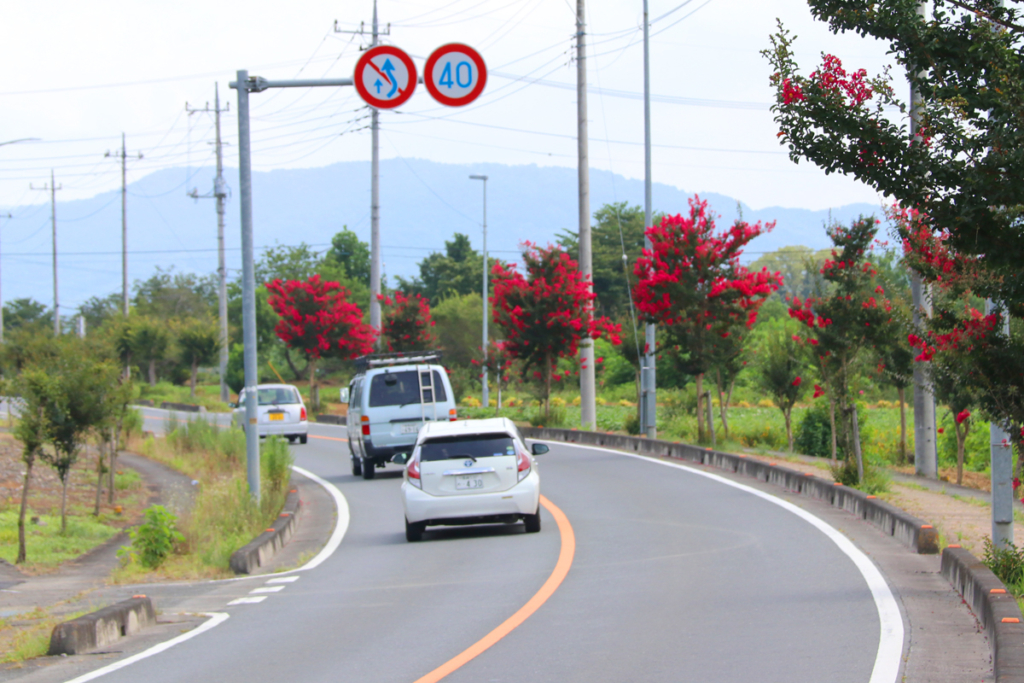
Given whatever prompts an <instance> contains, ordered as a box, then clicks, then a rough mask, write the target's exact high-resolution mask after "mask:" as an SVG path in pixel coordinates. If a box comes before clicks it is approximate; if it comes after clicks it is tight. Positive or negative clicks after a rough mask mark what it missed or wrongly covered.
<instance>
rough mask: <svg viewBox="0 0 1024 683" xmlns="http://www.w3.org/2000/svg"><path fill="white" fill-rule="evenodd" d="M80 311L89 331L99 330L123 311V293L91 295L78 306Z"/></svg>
mask: <svg viewBox="0 0 1024 683" xmlns="http://www.w3.org/2000/svg"><path fill="white" fill-rule="evenodd" d="M78 313H79V315H81V316H82V317H83V318H85V328H86V330H87V331H89V332H91V331H92V330H97V329H99V328H100V327H102V326H103V325H105V324H107V323H108V322H110V321H111V320H113V319H114V318H115V317H117V316H120V315H121V314H122V313H123V311H122V300H121V295H120V294H118V293H114V294H108V295H107V296H102V297H101V296H93V297H89V298H88V299H86V300H85V303H84V304H82V305H81V306H79V307H78Z"/></svg>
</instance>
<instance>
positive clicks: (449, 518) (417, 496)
mask: <svg viewBox="0 0 1024 683" xmlns="http://www.w3.org/2000/svg"><path fill="white" fill-rule="evenodd" d="M402 505H403V507H404V508H405V518H406V519H407V520H409V521H410V522H426V523H427V524H458V523H460V520H462V521H463V523H475V522H474V521H473V518H481V519H479V521H480V522H487V521H491V520H489V519H486V518H490V517H495V518H497V517H502V516H509V515H511V516H521V515H532V514H534V513H535V512H537V508H538V506H539V505H540V477H539V476H537V470H536V469H534V470H533V471H531V472H530V474H529V476H527V477H526V479H524V480H522V481H521V482H519V483H518V484H516V485H515V486H513V487H512V488H511V489H509V490H507V491H498V492H495V493H467V494H463V495H454V496H432V495H430V494H429V493H424V492H423V491H421V490H420V489H418V488H416V487H415V486H412V485H410V484H409V482H408V481H405V482H402ZM495 521H498V520H497V519H496V520H495Z"/></svg>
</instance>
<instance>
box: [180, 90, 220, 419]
mask: <svg viewBox="0 0 1024 683" xmlns="http://www.w3.org/2000/svg"><path fill="white" fill-rule="evenodd" d="M230 110H231V103H230V102H229V103H228V104H227V106H226V107H225V108H224V109H221V108H220V89H219V88H218V86H217V84H216V83H214V84H213V109H212V110H211V109H210V104H209V103H207V104H206V107H205V108H204V109H189V106H188V102H186V103H185V111H187V112H188V114H189V116H191V115H192V114H195V113H196V112H204V113H205V112H210V111H212V112H213V120H214V123H215V125H214V128H215V130H216V143H215V144H216V147H217V176H216V177H215V178H214V179H213V194H204V195H201V194H199V190H198V189H195V188H193V190H192V191H191V192H190V193H189V195H188V196H190V197H192V198H193V199H196V200H198V199H200V198H201V197H202V198H206V197H213V198H214V199H216V200H217V279H218V282H217V287H218V288H217V304H218V319H219V322H220V400H221V401H224V402H225V403H226V402H227V400H228V399H229V398H230V395H229V389H228V385H227V382H226V381H225V378H226V377H227V374H228V271H227V265H226V261H225V257H224V202H225V201H226V200H227V196H228V193H227V185H226V184H225V182H224V157H223V153H222V151H221V148H222V143H221V138H220V114H221V112H223V111H230Z"/></svg>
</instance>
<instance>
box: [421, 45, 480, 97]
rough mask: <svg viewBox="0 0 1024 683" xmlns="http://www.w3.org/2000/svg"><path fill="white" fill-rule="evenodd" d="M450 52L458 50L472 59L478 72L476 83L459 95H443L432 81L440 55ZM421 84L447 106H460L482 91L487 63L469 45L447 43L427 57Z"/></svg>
mask: <svg viewBox="0 0 1024 683" xmlns="http://www.w3.org/2000/svg"><path fill="white" fill-rule="evenodd" d="M452 52H460V53H462V54H464V55H466V56H467V57H469V58H470V59H471V60H473V64H474V66H476V72H477V74H478V77H477V79H476V85H474V86H473V88H472V89H471V90H470V91H469V92H468V93H466V94H465V95H462V96H461V97H451V96H449V95H445V94H444V93H442V92H441V90H440V89H439V88H438V87H437V84H436V83H434V66H435V65H436V64H437V62H438V61H439V60H440V59H441V58H442V57H444V56H445V55H448V54H451V53H452ZM451 78H452V76H451V74H449V79H451ZM423 85H425V86H427V91H428V92H430V94H431V96H432V97H433V98H434V99H435V100H437V101H438V102H440V103H441V104H446V105H448V106H449V107H461V106H463V105H466V104H469V103H470V102H472V101H473V100H475V99H476V98H477V97H479V96H480V93H482V92H483V91H484V86H485V85H487V65H486V64H484V58H483V57H481V56H480V53H479V52H477V51H476V50H474V49H473V48H471V47H470V46H468V45H463V44H462V43H448V44H447V45H442V46H441V47H439V48H437V49H436V50H434V51H433V52H432V53H431V54H430V57H428V58H427V65H426V66H425V67H424V68H423Z"/></svg>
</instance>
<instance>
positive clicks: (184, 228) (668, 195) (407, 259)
mask: <svg viewBox="0 0 1024 683" xmlns="http://www.w3.org/2000/svg"><path fill="white" fill-rule="evenodd" d="M471 174H473V175H487V176H488V178H489V180H488V182H487V225H488V228H487V233H488V234H487V242H488V249H489V251H491V252H492V254H493V255H495V256H499V257H501V258H505V259H514V258H515V254H516V253H517V249H518V246H519V244H520V243H521V242H523V241H524V240H529V241H532V242H539V243H541V244H545V243H548V242H551V241H553V240H554V239H555V238H556V236H557V235H558V234H559V233H560V232H563V231H575V230H576V227H577V220H578V219H577V216H578V203H577V202H578V194H577V178H576V171H575V169H572V168H565V167H552V166H536V165H529V166H525V165H523V166H508V165H502V164H484V163H481V164H444V163H438V162H434V161H426V160H421V159H404V158H395V159H387V160H384V161H382V162H381V168H380V188H381V189H380V203H381V212H380V214H381V222H380V225H381V245H382V250H383V258H384V270H385V272H386V274H388V275H392V276H393V275H402V276H405V277H408V276H412V275H415V274H416V273H417V269H416V264H417V262H418V261H419V260H420V259H422V258H423V257H425V256H426V255H427V254H429V253H430V252H432V251H439V250H443V249H444V242H445V240H447V239H451V236H452V234H453V233H455V232H462V233H465V234H467V235H469V237H470V239H471V241H472V243H473V245H474V247H475V248H477V249H479V248H480V245H481V217H482V197H481V195H482V187H481V183H480V182H479V181H475V180H470V179H469V177H468V176H469V175H471ZM213 175H214V170H213V169H212V168H198V169H197V168H191V169H186V168H170V169H164V170H160V171H157V172H154V173H151V174H149V175H146V176H145V177H142V178H139V179H138V180H136V181H134V182H132V183H131V184H130V185H129V186H128V211H127V213H128V243H129V257H128V260H129V276H130V278H131V279H132V280H136V279H143V278H147V277H149V276H150V275H151V274H152V273H153V272H154V269H155V268H156V267H161V268H164V269H170V268H173V269H175V270H178V271H192V272H197V273H204V274H205V273H211V272H214V271H215V270H216V267H217V251H216V248H217V241H216V235H217V228H216V212H215V209H214V202H213V200H212V199H198V200H193V199H191V198H189V197H187V196H186V192H187V191H189V190H191V189H192V188H198V190H199V192H200V194H203V193H209V192H210V190H211V189H212V186H213ZM225 178H226V180H227V183H228V186H229V187H230V188H232V189H235V190H237V187H238V182H237V178H238V173H237V170H236V169H226V170H225ZM690 196H692V193H690V192H688V191H686V190H683V189H680V188H677V187H672V186H669V185H664V184H660V183H655V184H654V186H653V206H654V209H655V211H664V212H668V213H680V212H685V211H686V210H687V200H688V199H689V198H690ZM701 197H702V198H703V199H707V200H708V201H709V202H710V205H711V207H712V208H713V209H714V210H715V212H716V213H718V214H720V215H721V219H720V221H719V222H720V225H721V226H722V227H725V226H727V225H729V224H730V223H731V222H732V221H733V220H734V219H735V217H736V216H737V212H738V211H742V214H743V218H744V219H745V220H747V221H750V222H754V221H759V220H760V221H771V220H774V221H776V227H775V229H774V230H773V231H772V232H770V233H768V234H766V235H763V236H761V237H758V238H757V239H756V240H754V241H753V242H752V243H751V244H750V246H749V249H748V251H747V258H750V259H752V258H756V256H757V255H758V254H760V253H763V252H768V251H773V250H775V249H777V248H779V247H782V246H788V245H804V246H808V247H811V248H814V249H820V248H823V247H826V246H827V245H828V238H827V237H826V235H825V231H824V228H823V226H824V224H825V223H826V222H827V221H828V220H829V217H830V214H831V218H832V219H833V220H838V221H841V222H849V221H850V220H851V219H853V218H855V217H857V216H858V215H861V214H878V213H879V207H878V206H875V205H872V204H849V205H846V206H841V207H836V208H834V209H831V210H825V211H812V210H807V209H799V208H783V207H769V208H764V209H758V210H753V209H751V208H750V207H748V206H745V205H743V204H742V202H740V201H738V200H737V199H735V198H732V197H727V196H724V195H720V194H714V193H707V194H702V195H701ZM58 198H59V195H58ZM614 201H626V202H629V203H630V204H642V203H643V181H641V180H634V179H628V178H625V177H623V176H620V175H616V174H613V173H611V172H608V171H600V170H596V169H593V170H591V173H590V205H591V210H592V211H594V210H597V209H598V208H599V207H601V206H602V205H603V204H605V203H608V202H614ZM49 209H50V207H49V204H45V203H44V204H37V205H30V206H23V207H17V208H10V209H8V208H4V209H0V213H3V214H6V213H7V212H8V211H10V212H11V213H12V214H13V218H12V219H11V220H9V221H5V222H4V224H3V235H2V240H3V241H2V245H0V246H2V250H3V254H2V261H0V264H2V278H3V280H2V284H3V288H2V295H3V298H4V300H10V299H13V298H17V297H27V296H31V297H33V298H35V299H37V300H40V301H42V302H45V303H47V304H50V303H52V296H53V295H52V292H53V289H52V286H53V285H52V277H53V276H52V260H51V259H52V245H51V234H50V233H51V230H50V210H49ZM369 215H370V164H369V162H343V163H337V164H333V165H330V166H325V167H321V168H310V169H288V170H270V171H256V172H254V173H253V224H254V234H255V243H256V245H257V248H260V247H266V246H272V245H274V244H287V245H297V244H299V243H300V242H305V243H306V244H309V245H313V246H315V247H317V248H326V247H327V246H328V245H329V243H330V239H331V236H332V235H334V233H336V232H337V231H338V230H340V229H341V228H342V226H348V227H349V229H351V230H354V231H355V232H356V233H357V234H358V235H359V236H360V237H361V238H362V239H364V240H366V241H369V236H370V221H369ZM57 229H58V238H59V267H58V273H59V281H60V285H59V286H60V298H61V312H62V314H68V313H70V312H71V311H72V310H73V309H75V308H76V307H77V306H78V305H80V304H81V303H82V302H84V301H85V300H86V299H87V298H89V297H92V296H104V295H107V294H110V293H112V292H117V291H120V287H121V203H120V191H112V192H104V193H100V194H97V195H96V196H94V197H91V198H89V199H80V200H74V201H66V202H61V201H58V203H57ZM226 243H227V249H228V252H227V255H228V256H227V259H228V268H229V273H230V274H231V275H232V276H233V275H235V274H237V273H238V271H239V270H240V267H241V264H240V261H239V259H240V254H241V250H240V243H241V238H240V234H239V205H238V200H237V192H236V193H235V196H232V197H231V198H230V199H229V201H228V206H227V228H226Z"/></svg>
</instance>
